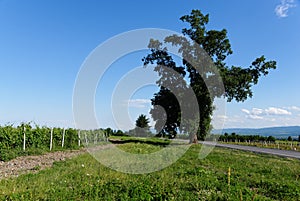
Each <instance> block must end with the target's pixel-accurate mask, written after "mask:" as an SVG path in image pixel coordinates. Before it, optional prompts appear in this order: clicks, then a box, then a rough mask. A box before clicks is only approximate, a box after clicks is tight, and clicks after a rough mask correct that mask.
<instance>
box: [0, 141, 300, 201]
mask: <svg viewBox="0 0 300 201" xmlns="http://www.w3.org/2000/svg"><path fill="white" fill-rule="evenodd" d="M118 146H120V148H122V149H123V150H125V151H128V152H133V153H151V152H153V151H155V150H159V149H160V147H157V146H155V145H149V144H141V143H126V144H120V145H118ZM200 148H201V145H192V147H191V148H190V149H189V150H188V152H186V154H185V155H184V156H183V157H182V158H180V159H179V160H178V161H177V162H176V163H174V164H173V165H171V166H169V167H168V168H166V169H164V170H162V171H158V172H153V173H150V174H142V175H132V174H124V173H120V172H117V171H114V170H111V169H109V168H107V167H105V166H103V165H101V164H100V163H99V162H97V161H96V160H95V159H94V158H93V157H92V156H90V155H89V154H82V155H79V156H78V157H76V158H73V159H69V160H67V161H63V162H56V163H55V164H54V166H53V167H52V168H49V169H46V170H42V171H40V172H39V173H37V174H26V175H21V176H19V177H18V178H11V179H7V180H1V181H0V187H1V188H0V200H299V198H300V178H299V177H300V161H299V160H294V159H287V158H279V157H275V156H269V155H257V154H253V153H249V152H243V151H236V150H230V149H221V148H215V149H214V151H213V152H212V153H211V154H210V155H209V156H208V157H206V158H205V159H202V160H201V159H199V158H198V153H199V150H200ZM229 167H230V176H229V175H228V169H229Z"/></svg>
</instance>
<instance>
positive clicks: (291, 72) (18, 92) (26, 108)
mask: <svg viewBox="0 0 300 201" xmlns="http://www.w3.org/2000/svg"><path fill="white" fill-rule="evenodd" d="M192 9H200V10H201V11H202V12H203V13H209V14H210V23H209V25H208V27H209V28H211V29H222V28H226V29H227V30H228V36H229V39H230V41H231V44H232V48H233V51H234V54H233V55H232V56H230V57H229V58H228V60H227V62H228V64H231V65H240V66H245V67H248V66H249V65H250V63H251V62H252V61H253V60H254V59H255V58H256V57H258V56H261V55H265V56H266V57H267V58H268V59H273V60H276V61H277V62H278V69H277V70H275V71H272V72H271V73H270V75H269V76H268V77H265V78H262V79H261V80H260V81H259V84H258V85H257V86H255V87H253V91H254V97H253V98H252V99H249V100H247V101H245V102H243V103H235V102H232V103H228V104H227V105H226V108H227V112H226V114H225V115H222V116H216V117H215V121H217V118H219V119H222V118H223V119H225V125H224V126H225V127H227V128H229V127H268V126H285V125H300V93H299V89H298V87H299V86H300V79H299V75H300V68H299V64H300V57H299V52H300V37H299V32H300V3H299V1H296V0H282V1H280V0H265V1H261V0H245V1H233V0H227V1H220V0H205V1H204V0H198V1H196V0H194V1H179V0H172V1H171V0H164V1H158V0H154V1H134V0H132V1H129V0H127V1H121V0H119V1H116V0H112V1H83V0H82V1H80V0H76V1H67V0H51V1H50V0H44V1H38V0H27V1H20V0H19V1H15V0H0V76H1V78H0V93H1V100H0V124H1V125H3V124H6V123H9V122H10V123H16V124H17V123H19V122H23V121H34V122H36V123H38V124H41V125H48V126H64V127H73V126H74V122H73V114H72V95H73V88H74V84H75V81H76V77H77V74H78V72H79V70H80V67H81V65H82V63H83V62H84V60H85V58H86V57H87V56H88V55H89V54H90V52H91V51H92V50H93V49H95V48H96V47H97V46H98V45H99V44H101V43H103V42H104V41H106V40H107V39H109V38H111V37H113V36H115V35H117V34H121V33H123V32H126V31H130V30H134V29H141V28H162V29H170V30H173V31H177V32H180V31H181V29H182V28H183V27H184V26H185V24H183V23H182V22H180V21H179V17H181V16H182V15H185V14H188V13H190V11H191V10H192ZM144 54H145V52H138V53H134V54H131V55H129V56H128V57H127V58H124V59H120V60H119V61H117V62H115V63H114V64H113V65H112V68H111V69H110V72H107V74H106V77H105V78H104V80H103V81H101V82H100V85H101V83H102V84H103V85H102V87H101V86H99V88H98V89H97V93H96V95H95V102H96V106H95V107H96V113H97V118H98V120H99V124H100V125H101V127H108V126H110V127H113V128H116V125H115V124H114V122H113V118H112V115H111V112H110V110H109V107H110V93H111V91H112V90H113V89H114V87H115V84H116V83H117V81H118V79H120V78H121V77H122V76H123V75H124V74H126V72H128V71H130V70H131V69H133V68H135V67H137V66H140V65H142V62H141V58H142V57H143V56H144ZM103 86H104V87H103ZM155 90H156V88H155V87H154V86H149V87H146V88H143V89H140V90H139V91H137V92H136V93H135V94H134V95H133V96H132V98H131V100H130V101H129V106H130V107H129V112H130V114H131V117H132V119H133V121H134V120H135V118H136V117H137V115H139V114H141V113H147V112H148V110H149V106H150V104H149V101H147V100H149V99H150V98H151V97H152V95H153V92H154V91H155ZM147 115H148V114H147ZM131 126H132V125H129V126H128V128H130V127H131Z"/></svg>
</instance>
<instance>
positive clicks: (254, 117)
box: [247, 114, 263, 120]
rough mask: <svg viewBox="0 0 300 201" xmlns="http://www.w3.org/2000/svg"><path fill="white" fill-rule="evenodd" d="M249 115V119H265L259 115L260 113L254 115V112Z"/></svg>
mask: <svg viewBox="0 0 300 201" xmlns="http://www.w3.org/2000/svg"><path fill="white" fill-rule="evenodd" d="M247 117H248V118H249V119H254V120H257V119H263V117H261V116H258V115H252V114H250V115H248V116H247Z"/></svg>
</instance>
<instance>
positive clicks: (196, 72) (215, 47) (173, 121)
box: [143, 10, 276, 139]
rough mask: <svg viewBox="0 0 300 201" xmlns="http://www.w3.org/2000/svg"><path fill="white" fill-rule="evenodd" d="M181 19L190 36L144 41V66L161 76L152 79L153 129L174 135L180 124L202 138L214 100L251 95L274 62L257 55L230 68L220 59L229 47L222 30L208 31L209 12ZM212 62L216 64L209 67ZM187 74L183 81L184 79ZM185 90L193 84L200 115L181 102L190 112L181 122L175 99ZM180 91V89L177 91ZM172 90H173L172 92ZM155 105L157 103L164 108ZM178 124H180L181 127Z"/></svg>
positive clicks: (274, 66) (230, 52) (237, 98)
mask: <svg viewBox="0 0 300 201" xmlns="http://www.w3.org/2000/svg"><path fill="white" fill-rule="evenodd" d="M180 20H181V21H183V22H186V23H188V24H189V27H188V28H184V29H182V33H183V34H184V35H185V36H186V37H188V38H189V39H191V40H188V39H187V38H185V37H182V36H178V35H172V36H168V37H166V38H165V39H164V41H163V42H160V41H158V40H154V39H151V40H150V43H149V45H148V47H149V48H150V51H151V53H150V54H148V55H147V56H146V57H144V58H143V62H144V65H148V64H155V65H156V66H155V68H154V70H155V71H156V72H157V73H158V75H159V76H160V78H159V80H158V81H157V84H158V86H159V87H160V91H159V92H158V93H155V94H154V97H153V99H152V100H151V101H152V105H153V108H152V109H151V111H150V114H151V115H152V117H153V119H154V121H156V122H157V123H156V125H155V129H156V130H158V131H160V130H161V132H162V134H161V135H165V134H169V135H176V134H177V131H178V128H179V127H181V128H184V129H185V131H184V132H186V133H189V134H190V135H191V137H193V136H194V134H195V132H196V133H197V136H198V138H200V139H204V138H205V136H206V135H207V133H208V132H209V130H210V128H211V126H210V123H211V116H212V113H213V110H214V107H213V102H214V99H215V98H216V97H222V96H225V97H226V98H227V100H228V101H232V100H236V101H245V100H246V99H247V98H251V97H252V96H253V93H252V89H251V88H252V86H253V85H255V84H257V83H258V79H259V77H261V76H266V75H267V74H268V73H269V70H271V69H275V68H276V62H275V61H266V59H265V57H264V56H261V57H258V58H257V59H255V60H254V61H253V62H252V64H251V65H250V67H248V68H243V67H239V66H231V67H230V66H228V65H227V64H226V63H225V60H226V58H227V56H229V55H231V54H232V53H233V51H232V49H231V45H230V42H229V39H228V37H227V31H226V29H223V30H221V31H217V30H207V29H206V25H207V24H208V22H209V16H208V15H203V14H202V13H201V12H200V11H199V10H192V12H191V14H190V15H184V16H182V17H181V18H180ZM168 44H171V45H172V46H176V47H178V48H179V53H180V54H181V55H182V58H183V59H182V63H181V64H177V63H176V62H175V61H174V59H173V57H172V56H171V55H169V53H168V49H167V47H166V46H167V45H168ZM203 50H204V51H205V52H206V54H205V53H204V51H203ZM205 55H206V56H205ZM206 57H209V58H206ZM212 64H214V66H215V67H216V68H217V69H213V68H211V66H212ZM186 75H187V77H188V80H189V83H188V84H186V83H185V82H184V79H185V78H186ZM219 75H220V76H221V78H222V80H220V77H219ZM221 82H223V83H224V87H225V91H224V90H223V89H222V87H220V83H221ZM208 83H213V84H211V85H210V84H208ZM216 86H217V87H216ZM186 89H192V90H193V91H194V93H195V95H196V98H197V101H198V106H199V112H200V117H201V118H200V120H198V118H197V114H198V112H197V110H195V108H192V107H193V106H189V105H188V104H186V105H185V106H184V107H186V108H185V109H186V110H188V111H190V116H189V117H188V118H187V119H185V120H186V122H181V121H180V120H181V115H182V113H181V111H182V110H183V109H182V108H179V104H178V102H177V101H176V98H177V100H178V98H179V99H183V97H189V96H188V95H187V94H185V93H184V92H183V91H188V90H186ZM180 91H181V92H183V93H178V92H180ZM176 92H177V93H176ZM172 93H176V97H175V96H174V95H172ZM156 105H160V106H161V107H163V108H164V110H165V111H162V110H161V107H157V106H156ZM165 113H166V114H165ZM193 114H194V115H193ZM165 121H166V124H164V122H165ZM193 121H194V122H193ZM195 122H196V123H198V125H199V129H198V130H196V131H194V130H193V129H194V126H190V124H193V125H194V124H195ZM183 124H185V126H182V125H183Z"/></svg>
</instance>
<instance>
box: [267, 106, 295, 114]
mask: <svg viewBox="0 0 300 201" xmlns="http://www.w3.org/2000/svg"><path fill="white" fill-rule="evenodd" d="M265 112H266V113H267V114H268V115H291V114H292V113H291V112H289V111H287V110H284V109H280V108H275V107H269V108H268V109H266V110H265Z"/></svg>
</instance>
